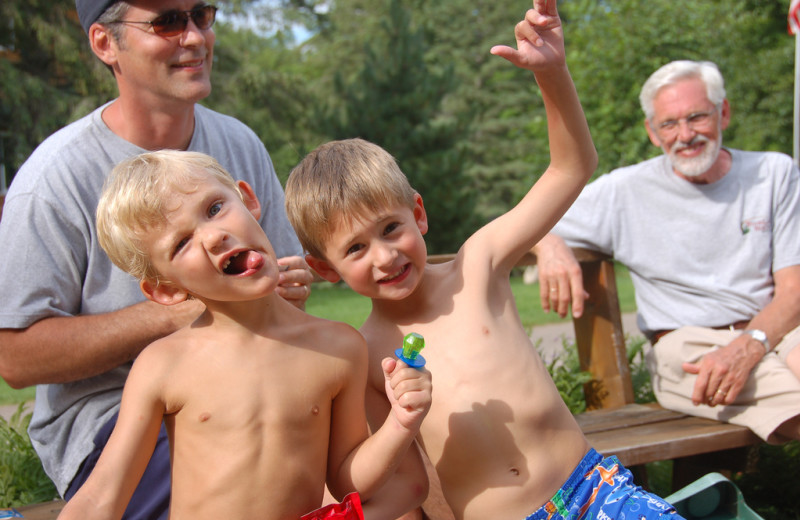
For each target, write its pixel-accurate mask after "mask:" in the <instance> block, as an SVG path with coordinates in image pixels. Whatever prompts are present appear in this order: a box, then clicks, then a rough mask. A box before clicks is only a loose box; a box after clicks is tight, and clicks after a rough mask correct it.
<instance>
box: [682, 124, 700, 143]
mask: <svg viewBox="0 0 800 520" xmlns="http://www.w3.org/2000/svg"><path fill="white" fill-rule="evenodd" d="M695 135H697V131H695V129H694V128H693V127H692V125H691V124H690V123H689V121H687V120H686V119H679V120H678V139H679V140H680V141H681V142H683V143H688V142H689V141H691V140H692V139H693V138H694V136H695Z"/></svg>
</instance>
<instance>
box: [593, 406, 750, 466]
mask: <svg viewBox="0 0 800 520" xmlns="http://www.w3.org/2000/svg"><path fill="white" fill-rule="evenodd" d="M586 438H587V439H588V440H589V443H590V444H591V445H592V446H593V447H594V448H595V449H596V450H597V451H599V452H600V453H603V454H607V455H612V454H613V455H616V456H617V457H618V458H619V460H620V462H622V464H623V465H625V466H636V465H639V464H646V463H649V462H654V461H658V460H670V459H676V458H680V457H688V456H692V455H699V454H703V453H711V452H715V451H720V450H726V449H731V448H739V447H743V446H750V445H752V444H755V443H757V442H759V441H760V440H759V438H758V437H757V436H756V435H755V434H754V433H753V432H751V431H750V430H749V429H748V428H745V427H744V426H737V425H734V424H729V423H723V422H719V421H713V420H711V419H704V418H701V417H692V416H685V417H681V418H678V419H674V420H666V421H659V422H655V423H649V424H642V425H638V426H631V427H626V428H623V429H618V430H614V429H609V430H604V431H598V432H594V433H589V434H587V435H586Z"/></svg>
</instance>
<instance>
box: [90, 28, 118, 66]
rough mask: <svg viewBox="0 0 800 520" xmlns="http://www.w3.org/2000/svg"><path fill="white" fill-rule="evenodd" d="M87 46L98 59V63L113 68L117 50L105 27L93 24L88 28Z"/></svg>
mask: <svg viewBox="0 0 800 520" xmlns="http://www.w3.org/2000/svg"><path fill="white" fill-rule="evenodd" d="M89 45H90V46H91V48H92V52H94V53H95V55H96V56H97V57H98V58H100V61H102V62H103V63H105V64H106V65H108V66H109V67H113V66H114V65H116V63H117V50H118V48H119V46H118V45H116V42H115V41H114V38H113V37H112V36H111V33H110V32H109V30H108V29H107V28H106V27H103V26H102V25H100V24H99V23H93V24H92V25H91V27H89Z"/></svg>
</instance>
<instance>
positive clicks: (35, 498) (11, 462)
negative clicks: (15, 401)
mask: <svg viewBox="0 0 800 520" xmlns="http://www.w3.org/2000/svg"><path fill="white" fill-rule="evenodd" d="M24 412H25V405H24V403H23V404H20V405H19V407H18V408H17V411H16V412H14V414H13V415H12V416H11V418H10V420H6V419H5V418H3V417H0V507H17V506H22V505H26V504H33V503H37V502H45V501H48V500H52V499H54V498H57V497H58V493H57V492H56V488H55V485H53V482H52V481H51V480H50V478H49V477H48V476H47V474H46V473H45V472H44V469H43V468H42V463H41V462H40V461H39V457H38V456H37V455H36V452H35V451H33V446H32V445H31V440H30V437H28V432H27V430H28V424H29V423H30V422H31V416H32V414H31V413H30V412H29V413H27V414H26V413H24Z"/></svg>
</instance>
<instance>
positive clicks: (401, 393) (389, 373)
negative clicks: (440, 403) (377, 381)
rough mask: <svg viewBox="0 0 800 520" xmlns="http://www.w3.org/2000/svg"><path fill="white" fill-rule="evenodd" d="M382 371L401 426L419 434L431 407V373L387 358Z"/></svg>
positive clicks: (395, 414)
mask: <svg viewBox="0 0 800 520" xmlns="http://www.w3.org/2000/svg"><path fill="white" fill-rule="evenodd" d="M381 367H382V368H383V375H384V378H385V379H386V397H388V398H389V403H390V404H391V405H392V413H393V414H394V416H395V417H396V419H397V421H398V423H399V424H400V425H401V426H403V427H404V428H406V429H408V430H410V431H416V430H419V427H420V425H421V424H422V419H424V418H425V415H427V413H428V410H429V409H430V407H431V388H432V384H431V373H430V372H428V371H427V370H426V369H424V368H422V369H418V368H411V367H409V366H408V365H406V364H405V363H403V362H402V361H399V360H397V359H394V358H385V359H384V360H383V361H382V362H381Z"/></svg>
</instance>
